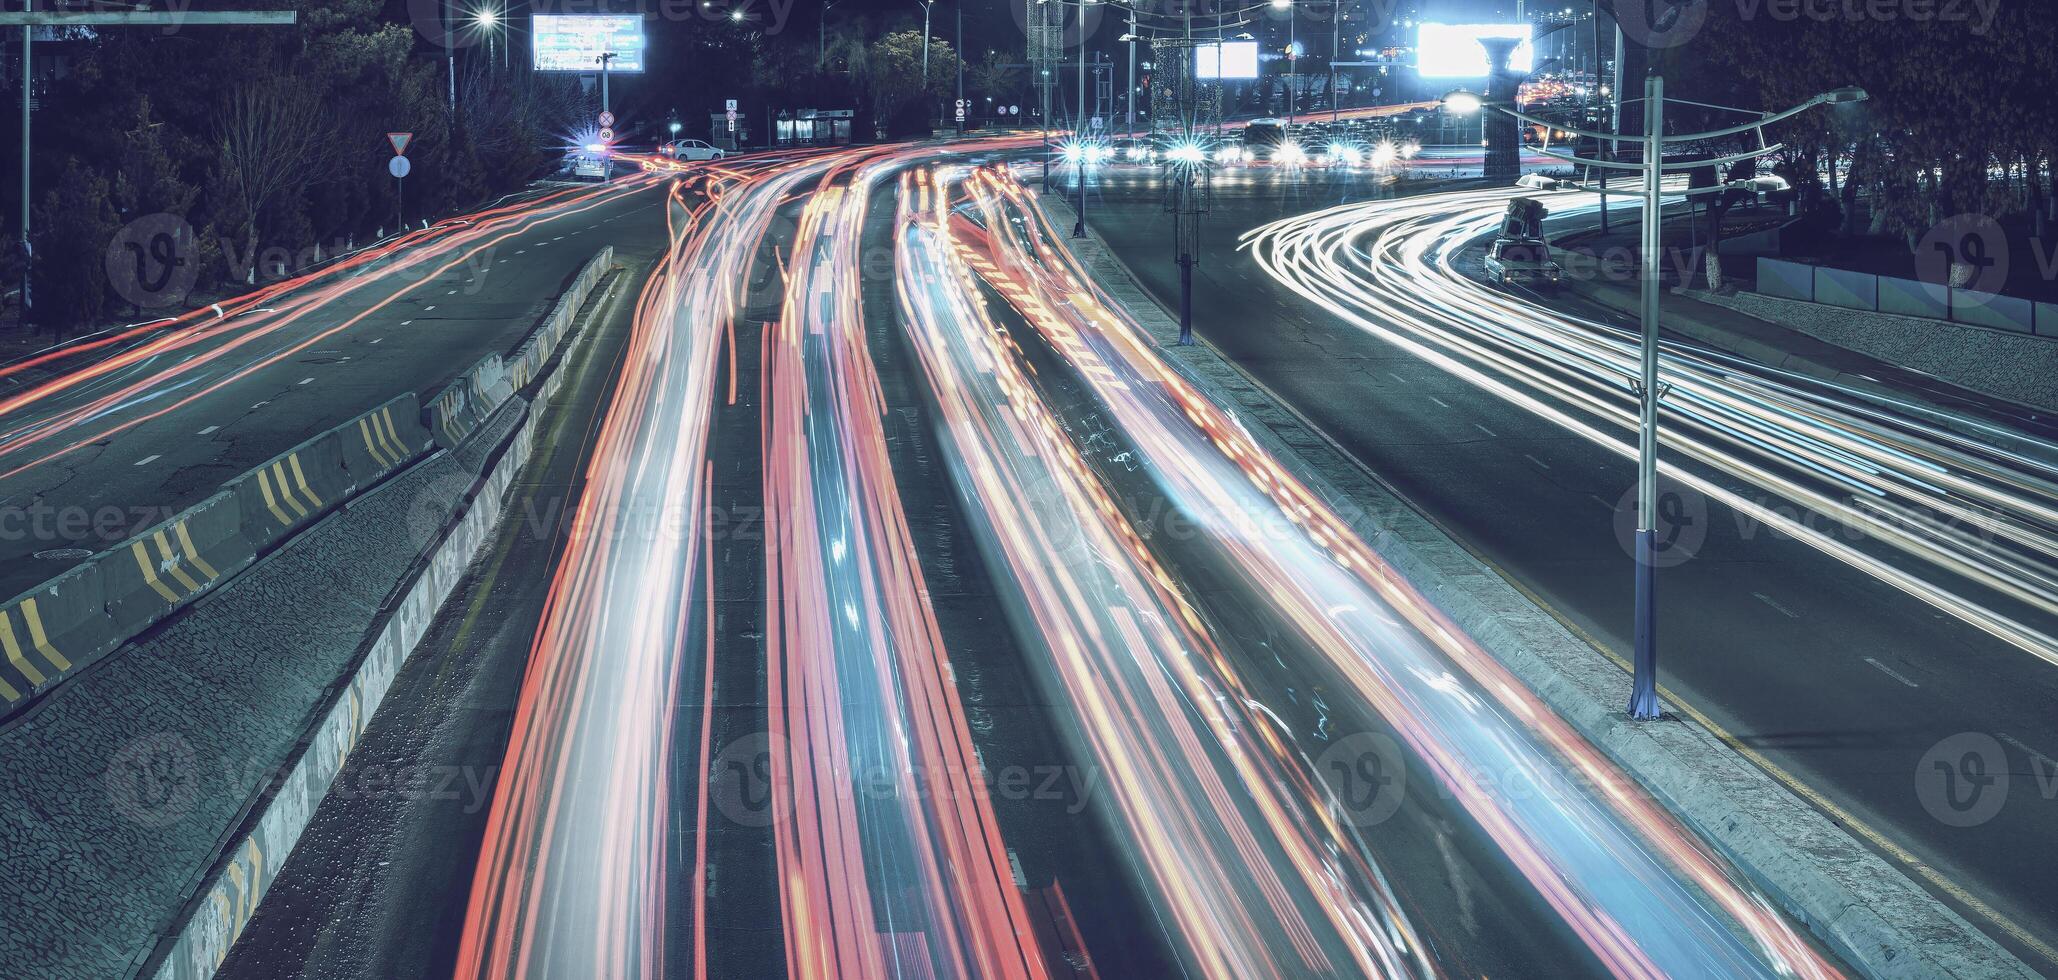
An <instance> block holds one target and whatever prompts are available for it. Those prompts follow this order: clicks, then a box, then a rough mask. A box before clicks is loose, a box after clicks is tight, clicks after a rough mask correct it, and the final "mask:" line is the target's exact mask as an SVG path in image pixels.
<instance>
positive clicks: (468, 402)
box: [421, 245, 615, 449]
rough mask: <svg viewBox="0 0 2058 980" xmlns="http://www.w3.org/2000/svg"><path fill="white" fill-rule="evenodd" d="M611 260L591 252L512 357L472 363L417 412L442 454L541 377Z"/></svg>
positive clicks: (610, 255) (607, 253)
mask: <svg viewBox="0 0 2058 980" xmlns="http://www.w3.org/2000/svg"><path fill="white" fill-rule="evenodd" d="M614 258H615V252H614V246H612V245H609V246H606V247H604V248H602V249H601V250H600V251H599V252H598V253H595V254H594V256H593V258H591V259H588V260H587V262H586V265H585V266H584V267H582V268H580V270H579V274H578V275H577V276H575V277H573V279H572V283H571V285H570V286H568V287H567V288H566V289H565V291H564V293H563V294H562V295H560V296H558V298H557V304H556V305H555V306H554V307H552V308H551V311H550V313H549V315H547V316H545V317H544V318H543V321H542V322H541V323H539V324H538V325H537V327H536V329H535V330H534V331H532V332H531V333H530V334H529V336H528V338H527V339H526V340H524V341H523V342H522V344H521V346H519V347H517V348H516V349H515V352H514V353H513V354H510V355H508V356H506V357H502V356H501V355H500V354H497V353H496V354H488V355H487V356H485V357H482V358H480V359H479V361H478V363H476V364H473V365H472V366H471V367H469V368H467V369H465V372H464V373H463V374H462V375H459V376H458V377H457V379H456V380H454V381H452V382H450V384H449V385H448V386H446V387H445V388H444V389H443V390H442V391H439V392H437V393H436V395H435V396H434V397H432V398H430V399H429V401H428V404H427V405H425V406H424V407H423V409H422V417H421V420H422V425H423V426H424V427H425V428H427V429H428V431H429V434H430V435H431V436H432V437H433V438H434V439H435V440H436V445H438V446H440V447H442V448H444V449H451V448H454V447H455V446H456V445H457V444H458V443H460V442H463V441H464V438H465V437H466V436H468V435H470V434H471V433H472V430H474V429H477V428H478V427H479V424H480V423H481V422H484V421H485V420H486V418H487V417H488V416H491V415H492V414H493V412H494V410H496V409H498V408H499V407H500V406H501V405H502V404H504V403H506V401H507V400H508V399H509V398H511V397H513V395H514V393H515V392H517V391H521V390H523V389H526V388H527V387H529V385H530V384H531V383H532V382H534V381H535V380H536V379H537V378H538V377H541V376H542V374H543V366H544V365H545V364H548V363H549V362H550V358H551V357H552V356H553V355H554V354H555V353H556V352H557V345H558V343H559V341H561V340H563V339H564V336H565V334H566V332H568V331H569V330H570V329H571V327H572V325H573V322H574V320H575V319H576V318H577V317H578V315H579V310H580V308H581V307H584V306H585V305H586V299H587V297H589V296H591V295H592V293H593V287H594V286H595V285H597V284H599V282H600V281H601V280H602V279H603V278H605V277H606V275H607V272H608V270H609V269H611V268H613V267H614Z"/></svg>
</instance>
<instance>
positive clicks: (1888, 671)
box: [1865, 657, 1922, 687]
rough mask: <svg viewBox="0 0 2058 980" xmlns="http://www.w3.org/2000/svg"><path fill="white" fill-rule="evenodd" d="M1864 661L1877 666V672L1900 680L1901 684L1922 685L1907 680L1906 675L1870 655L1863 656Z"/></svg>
mask: <svg viewBox="0 0 2058 980" xmlns="http://www.w3.org/2000/svg"><path fill="white" fill-rule="evenodd" d="M1865 662H1866V663H1868V664H1871V665H1872V666H1874V667H1878V668H1879V672H1880V673H1882V674H1885V675H1887V676H1888V677H1891V678H1893V679H1894V680H1897V681H1900V682H1901V683H1903V684H1906V685H1908V686H1909V687H1921V686H1922V685H1920V684H1917V683H1915V682H1914V681H1911V680H1909V679H1908V678H1907V677H1905V676H1903V675H1902V674H1901V672H1900V671H1898V670H1895V669H1893V668H1892V667H1889V666H1887V665H1886V664H1883V663H1880V662H1879V661H1877V660H1874V659H1872V658H1871V657H1866V658H1865Z"/></svg>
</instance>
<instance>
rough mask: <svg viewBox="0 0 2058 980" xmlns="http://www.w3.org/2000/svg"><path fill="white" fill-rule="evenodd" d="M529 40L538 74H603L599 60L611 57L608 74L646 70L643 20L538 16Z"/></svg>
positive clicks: (611, 16)
mask: <svg viewBox="0 0 2058 980" xmlns="http://www.w3.org/2000/svg"><path fill="white" fill-rule="evenodd" d="M531 20H532V23H531V25H530V30H531V31H532V32H533V33H532V34H531V35H530V36H531V37H532V38H533V39H534V40H533V47H534V48H535V49H536V70H537V71H589V72H597V71H599V70H600V56H601V55H602V54H603V53H612V54H613V55H614V58H613V59H611V60H610V61H609V62H608V70H609V71H613V72H624V71H626V72H639V71H642V70H643V18H642V17H639V16H637V15H635V14H626V15H624V14H537V15H535V16H534V17H533V18H531Z"/></svg>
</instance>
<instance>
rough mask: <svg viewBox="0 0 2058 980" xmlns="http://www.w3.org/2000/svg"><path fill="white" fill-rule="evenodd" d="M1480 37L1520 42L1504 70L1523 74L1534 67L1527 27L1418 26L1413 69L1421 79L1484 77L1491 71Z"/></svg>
mask: <svg viewBox="0 0 2058 980" xmlns="http://www.w3.org/2000/svg"><path fill="white" fill-rule="evenodd" d="M1483 37H1503V38H1512V39H1515V40H1519V41H1521V42H1522V43H1521V44H1518V45H1516V46H1515V52H1514V53H1513V54H1510V55H1509V56H1508V68H1509V70H1511V71H1513V72H1514V73H1515V74H1517V75H1527V74H1529V72H1530V70H1531V69H1532V68H1533V67H1534V65H1535V62H1536V52H1535V50H1534V46H1533V45H1532V44H1531V43H1530V40H1529V37H1530V35H1529V25H1528V24H1421V25H1418V26H1417V27H1416V33H1415V57H1416V63H1415V66H1416V70H1418V71H1419V72H1421V74H1422V77H1423V78H1485V77H1486V76H1487V75H1488V74H1489V72H1490V71H1491V69H1490V68H1489V67H1488V66H1487V62H1486V49H1485V48H1483V47H1480V45H1479V39H1480V38H1483Z"/></svg>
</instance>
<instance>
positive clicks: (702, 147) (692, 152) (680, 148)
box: [658, 140, 725, 160]
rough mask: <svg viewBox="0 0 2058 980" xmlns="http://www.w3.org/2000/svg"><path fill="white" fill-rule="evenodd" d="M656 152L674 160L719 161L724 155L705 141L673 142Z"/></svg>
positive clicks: (719, 148) (720, 150)
mask: <svg viewBox="0 0 2058 980" xmlns="http://www.w3.org/2000/svg"><path fill="white" fill-rule="evenodd" d="M658 150H659V152H662V153H663V154H664V155H665V156H668V157H671V158H672V159H674V160H720V159H721V158H722V157H723V156H724V155H725V153H724V152H723V150H722V148H721V147H719V146H715V145H714V144H712V143H709V142H707V141H705V140H673V141H671V142H670V143H666V144H665V145H663V146H661V147H658Z"/></svg>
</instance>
